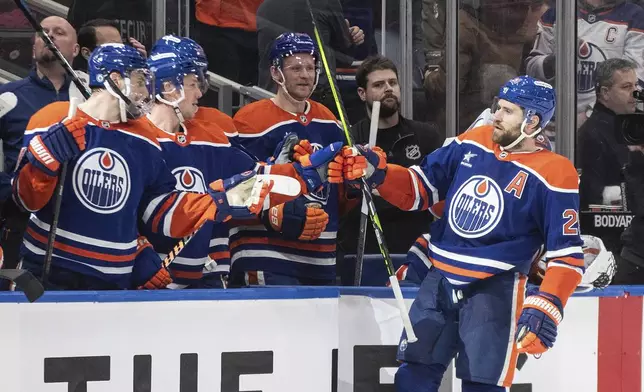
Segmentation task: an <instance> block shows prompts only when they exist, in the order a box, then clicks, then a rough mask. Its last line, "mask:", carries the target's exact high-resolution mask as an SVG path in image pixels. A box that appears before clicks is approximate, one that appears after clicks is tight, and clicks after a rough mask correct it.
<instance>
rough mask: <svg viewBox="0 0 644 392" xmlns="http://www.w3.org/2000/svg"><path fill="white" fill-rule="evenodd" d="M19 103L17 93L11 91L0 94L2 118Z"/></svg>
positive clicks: (0, 114)
mask: <svg viewBox="0 0 644 392" xmlns="http://www.w3.org/2000/svg"><path fill="white" fill-rule="evenodd" d="M17 104H18V98H17V97H16V94H14V93H11V92H6V93H2V94H0V118H2V117H4V116H5V115H6V114H7V113H9V112H10V111H12V110H13V109H14V108H15V107H16V105H17Z"/></svg>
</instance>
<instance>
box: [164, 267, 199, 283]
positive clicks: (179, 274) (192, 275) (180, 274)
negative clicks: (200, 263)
mask: <svg viewBox="0 0 644 392" xmlns="http://www.w3.org/2000/svg"><path fill="white" fill-rule="evenodd" d="M170 269H171V270H172V276H173V277H175V278H178V279H190V280H196V279H201V278H202V277H203V271H196V272H195V271H193V272H190V271H180V270H176V269H174V268H172V264H171V265H170Z"/></svg>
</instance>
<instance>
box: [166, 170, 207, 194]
mask: <svg viewBox="0 0 644 392" xmlns="http://www.w3.org/2000/svg"><path fill="white" fill-rule="evenodd" d="M172 175H174V178H176V179H177V189H179V190H181V191H187V192H197V193H206V180H204V177H203V174H202V173H201V171H199V170H198V169H195V168H194V167H190V166H181V167H177V168H175V169H173V170H172Z"/></svg>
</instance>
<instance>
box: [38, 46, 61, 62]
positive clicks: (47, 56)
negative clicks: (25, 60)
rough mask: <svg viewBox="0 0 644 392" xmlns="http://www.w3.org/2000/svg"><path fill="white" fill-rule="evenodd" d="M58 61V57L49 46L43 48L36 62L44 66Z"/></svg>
mask: <svg viewBox="0 0 644 392" xmlns="http://www.w3.org/2000/svg"><path fill="white" fill-rule="evenodd" d="M56 61H58V59H57V58H56V56H55V55H54V53H53V52H52V51H51V50H49V49H47V48H45V49H43V51H42V52H41V53H40V56H38V57H36V62H37V63H38V64H41V65H44V66H48V65H51V64H52V63H55V62H56Z"/></svg>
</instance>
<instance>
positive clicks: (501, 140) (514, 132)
mask: <svg viewBox="0 0 644 392" xmlns="http://www.w3.org/2000/svg"><path fill="white" fill-rule="evenodd" d="M494 126H495V127H494V132H493V133H492V141H493V142H494V143H497V144H498V145H500V146H501V147H505V146H509V145H510V144H512V143H513V142H514V141H515V140H517V138H518V137H519V136H520V135H521V126H517V127H514V128H511V129H509V130H508V129H506V128H504V127H503V125H501V124H500V123H498V122H495V123H494ZM497 126H498V127H501V128H502V129H499V128H496V127H497Z"/></svg>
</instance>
